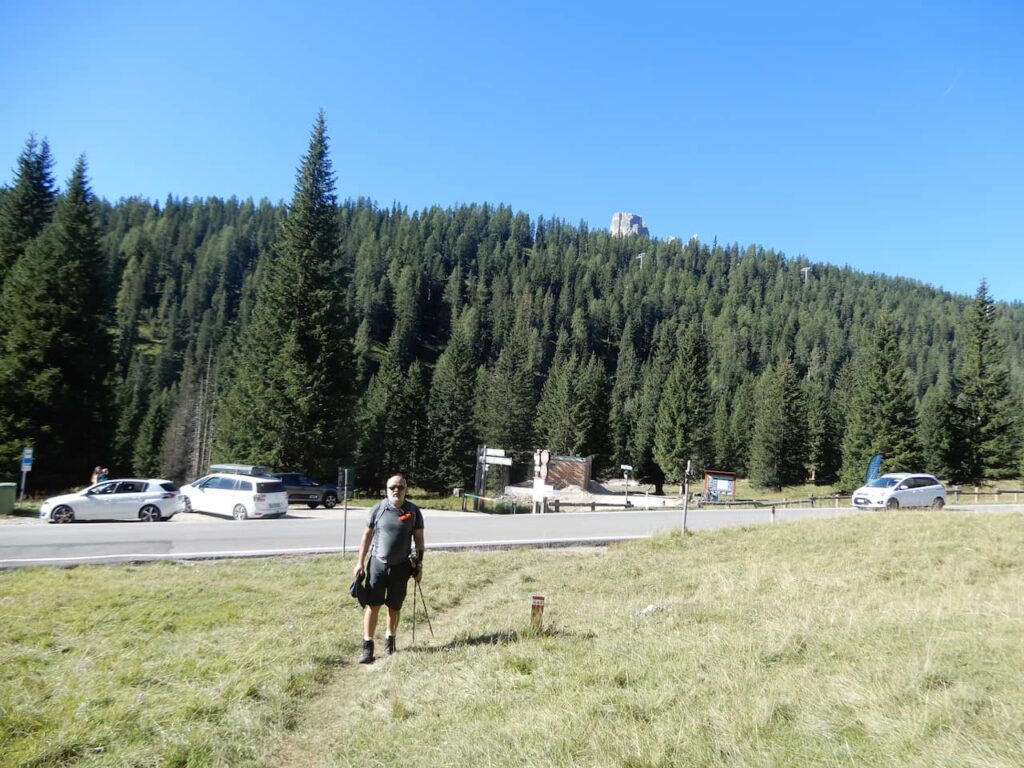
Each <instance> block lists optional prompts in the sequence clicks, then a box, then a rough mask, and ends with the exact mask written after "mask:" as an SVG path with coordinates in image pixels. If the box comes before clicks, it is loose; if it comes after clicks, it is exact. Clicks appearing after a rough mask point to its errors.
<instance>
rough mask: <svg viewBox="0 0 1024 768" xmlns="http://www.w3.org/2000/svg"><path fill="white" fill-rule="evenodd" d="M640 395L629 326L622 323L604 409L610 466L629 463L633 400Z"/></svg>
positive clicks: (634, 417) (633, 412)
mask: <svg viewBox="0 0 1024 768" xmlns="http://www.w3.org/2000/svg"><path fill="white" fill-rule="evenodd" d="M639 393H640V365H639V362H638V361H637V357H636V349H635V347H634V344H633V324H632V323H631V322H628V321H627V322H626V324H625V327H624V328H623V329H622V335H621V336H620V338H619V354H618V357H617V358H616V361H615V381H614V383H613V384H612V390H611V397H610V400H611V406H610V407H609V410H608V432H609V435H610V442H611V463H612V466H616V467H617V466H619V465H620V464H630V462H631V457H630V454H629V443H630V440H631V438H632V435H633V432H634V430H635V429H636V418H637V417H636V410H637V400H638V397H639Z"/></svg>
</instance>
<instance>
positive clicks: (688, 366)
mask: <svg viewBox="0 0 1024 768" xmlns="http://www.w3.org/2000/svg"><path fill="white" fill-rule="evenodd" d="M708 362H709V353H708V347H707V341H706V340H705V338H704V335H703V333H701V331H700V329H699V328H698V326H697V323H696V321H693V322H691V323H690V324H689V325H688V326H687V329H686V331H685V332H684V334H683V338H682V340H681V342H680V345H679V352H678V354H677V355H676V359H675V362H674V363H673V365H672V368H671V370H670V371H669V374H668V378H667V379H666V380H665V386H664V388H663V389H662V392H661V400H660V404H659V405H658V417H657V420H656V422H655V430H654V460H655V461H656V462H657V463H658V466H660V467H661V470H662V472H664V473H665V479H666V480H668V481H669V482H677V483H680V484H681V483H682V481H683V473H684V472H685V470H686V463H687V461H691V462H692V471H693V473H695V474H699V473H701V472H703V470H704V469H706V468H707V466H708V462H710V461H711V459H712V458H713V454H712V451H713V447H712V441H711V430H712V422H713V417H714V405H713V403H712V401H711V385H710V381H709V376H708V373H709V372H708Z"/></svg>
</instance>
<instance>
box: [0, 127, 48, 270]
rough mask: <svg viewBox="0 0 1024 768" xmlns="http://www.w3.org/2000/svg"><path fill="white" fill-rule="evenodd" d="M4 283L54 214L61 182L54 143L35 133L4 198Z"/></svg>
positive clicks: (0, 205) (0, 258)
mask: <svg viewBox="0 0 1024 768" xmlns="http://www.w3.org/2000/svg"><path fill="white" fill-rule="evenodd" d="M0 200H2V202H0V284H2V283H3V282H4V281H5V280H6V278H7V275H8V273H9V272H10V271H11V268H12V267H13V266H14V263H15V262H16V261H17V260H18V259H19V258H20V257H21V255H22V254H24V253H25V248H26V247H27V246H28V244H29V243H30V242H31V241H32V240H33V238H35V237H37V236H38V235H39V234H40V233H41V232H42V231H43V227H45V226H46V224H47V223H48V222H49V221H50V219H51V218H52V217H53V212H54V208H55V206H56V204H57V185H56V183H55V182H54V179H53V157H52V156H51V155H50V145H49V143H48V142H47V141H46V139H43V141H42V142H39V143H37V142H36V139H35V136H30V137H29V139H28V141H27V142H25V149H24V150H22V153H21V155H20V156H19V157H18V173H17V177H16V179H15V182H14V187H13V188H11V189H10V190H9V191H8V192H7V193H6V194H5V195H4V196H3V197H2V198H0Z"/></svg>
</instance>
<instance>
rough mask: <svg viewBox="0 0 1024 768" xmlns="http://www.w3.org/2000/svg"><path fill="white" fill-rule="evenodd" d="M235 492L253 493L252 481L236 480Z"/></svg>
mask: <svg viewBox="0 0 1024 768" xmlns="http://www.w3.org/2000/svg"><path fill="white" fill-rule="evenodd" d="M235 490H236V491H251V490H252V481H250V480H241V479H239V480H235Z"/></svg>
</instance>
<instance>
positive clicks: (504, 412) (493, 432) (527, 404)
mask: <svg viewBox="0 0 1024 768" xmlns="http://www.w3.org/2000/svg"><path fill="white" fill-rule="evenodd" d="M530 339H531V335H530V333H529V329H528V328H527V327H526V326H525V324H523V323H517V324H516V325H515V327H514V328H513V331H512V335H511V336H510V338H509V340H508V343H507V344H505V346H504V347H503V348H502V350H501V352H500V353H499V355H498V359H497V361H496V362H495V364H494V368H493V369H492V370H491V372H490V376H489V377H488V383H487V391H486V393H485V394H484V398H485V406H484V411H483V414H482V415H483V419H484V423H483V425H482V426H483V435H484V441H485V442H486V443H487V445H491V446H494V447H497V448H504V449H505V450H506V451H507V452H508V454H509V455H512V456H513V457H514V459H515V460H516V462H517V463H518V464H520V465H522V464H523V463H524V462H527V461H529V462H532V461H533V451H534V448H535V447H536V446H535V436H534V430H533V424H534V415H535V414H534V408H535V406H536V393H535V390H534V356H533V354H531V349H530ZM531 466H532V464H531Z"/></svg>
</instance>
